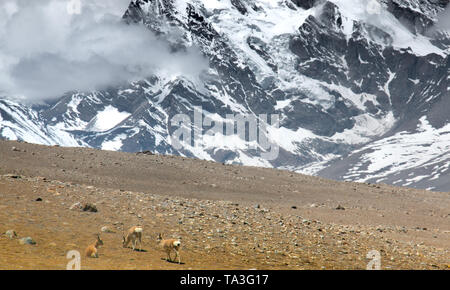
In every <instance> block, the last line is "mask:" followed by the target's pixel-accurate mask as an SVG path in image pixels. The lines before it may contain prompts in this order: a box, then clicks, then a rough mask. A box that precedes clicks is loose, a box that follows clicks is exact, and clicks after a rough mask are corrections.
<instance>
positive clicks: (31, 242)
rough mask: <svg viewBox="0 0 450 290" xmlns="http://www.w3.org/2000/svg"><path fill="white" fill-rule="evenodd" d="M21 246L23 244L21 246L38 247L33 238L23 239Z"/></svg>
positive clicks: (20, 241)
mask: <svg viewBox="0 0 450 290" xmlns="http://www.w3.org/2000/svg"><path fill="white" fill-rule="evenodd" d="M19 244H21V245H36V242H35V241H34V240H33V239H32V238H30V237H26V238H21V239H20V240H19Z"/></svg>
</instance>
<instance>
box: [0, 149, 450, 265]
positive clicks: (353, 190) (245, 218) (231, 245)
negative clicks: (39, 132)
mask: <svg viewBox="0 0 450 290" xmlns="http://www.w3.org/2000/svg"><path fill="white" fill-rule="evenodd" d="M0 156H1V158H0V174H1V176H0V207H1V210H0V232H1V233H4V232H5V231H7V230H10V229H12V230H15V231H16V232H17V234H18V236H19V238H22V237H28V236H30V237H32V238H33V239H34V240H35V241H36V243H37V244H36V245H20V244H19V243H18V241H17V240H16V239H12V240H11V239H9V238H7V237H6V236H5V235H2V236H0V269H65V267H66V263H67V261H68V260H67V259H66V257H65V255H66V254H67V251H69V250H79V251H81V252H82V251H84V248H85V247H86V246H87V245H88V244H90V243H92V242H93V241H94V240H95V234H96V233H98V232H101V231H100V229H101V228H102V227H103V226H107V227H109V228H110V229H111V230H113V231H114V232H115V233H101V235H102V239H103V240H104V242H105V245H104V246H103V247H102V248H100V250H99V253H100V258H99V259H86V258H84V257H82V261H81V262H82V269H251V268H256V269H365V268H366V265H367V263H368V262H369V259H367V258H366V255H367V253H368V252H369V251H371V250H377V251H379V252H380V253H381V267H382V268H383V269H448V268H449V261H450V252H449V249H450V243H449V241H450V239H449V235H450V226H449V225H450V223H449V219H450V212H449V209H450V195H449V193H437V192H430V191H424V190H416V189H410V188H401V187H393V186H389V185H383V184H364V183H351V182H337V181H330V180H326V179H322V178H317V177H310V176H305V175H301V174H296V173H291V172H288V171H279V170H274V169H262V168H256V167H242V166H234V165H223V164H220V163H213V162H207V161H200V160H195V159H189V158H183V157H172V156H162V155H150V154H148V153H147V154H135V153H119V152H112V151H100V150H94V149H84V148H63V147H55V146H53V147H47V146H41V145H32V144H28V143H23V142H22V143H19V142H14V141H0ZM39 199H40V200H41V201H38V200H39ZM77 202H80V203H82V204H83V203H93V204H95V205H96V206H97V208H98V212H93V213H91V212H83V211H81V210H78V209H76V208H75V209H72V210H71V209H70V208H71V206H72V205H74V204H76V203H77ZM122 223H124V224H125V227H130V226H132V225H134V224H136V223H140V224H141V225H142V226H143V227H144V247H143V248H144V249H145V252H133V251H132V250H131V249H123V248H122V246H121V232H122V226H121V224H122ZM159 232H162V233H163V234H164V235H165V236H167V237H181V239H182V243H183V250H182V252H181V257H182V262H183V264H181V265H178V264H176V263H169V262H167V261H165V260H163V259H162V258H164V253H163V252H161V251H159V250H158V248H157V246H156V236H157V234H158V233H159Z"/></svg>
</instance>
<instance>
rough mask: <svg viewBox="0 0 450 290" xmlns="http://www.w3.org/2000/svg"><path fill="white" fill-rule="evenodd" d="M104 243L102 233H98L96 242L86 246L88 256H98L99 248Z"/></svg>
mask: <svg viewBox="0 0 450 290" xmlns="http://www.w3.org/2000/svg"><path fill="white" fill-rule="evenodd" d="M102 245H103V241H102V239H100V235H99V234H97V240H96V241H95V243H93V244H92V245H89V246H88V247H87V248H86V256H87V257H89V258H98V250H97V248H98V247H99V246H102Z"/></svg>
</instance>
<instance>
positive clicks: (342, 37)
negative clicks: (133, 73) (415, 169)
mask: <svg viewBox="0 0 450 290" xmlns="http://www.w3.org/2000/svg"><path fill="white" fill-rule="evenodd" d="M419 2H420V3H422V2H423V3H424V4H423V5H422V6H420V9H415V8H417V5H418V3H419ZM446 2H447V3H448V1H442V0H436V1H432V0H428V1H425V0H424V1H419V0H413V1H411V2H408V1H403V0H383V1H382V4H383V5H384V7H385V8H386V9H388V11H391V13H392V14H393V15H394V16H395V17H397V18H398V19H401V20H402V21H404V22H405V23H406V25H408V28H409V29H412V30H411V31H413V32H414V33H415V34H417V35H421V34H422V33H425V31H427V29H428V28H429V27H432V25H433V23H434V22H433V21H434V18H435V17H436V15H437V13H438V12H439V11H442V10H443V8H444V7H445V6H446ZM420 3H419V4H420ZM279 5H281V6H280V7H279V9H280V10H282V11H283V13H286V15H289V16H290V17H293V18H295V17H298V15H305V17H304V18H303V19H302V21H300V20H299V22H298V23H299V24H298V29H297V30H294V29H293V31H291V32H289V33H286V32H284V31H281V32H279V33H278V34H277V35H273V36H270V37H268V35H269V34H270V33H272V30H271V29H272V28H273V27H274V26H271V25H268V24H267V23H268V22H270V21H269V20H267V21H260V20H255V19H260V18H258V17H261V15H263V14H264V15H265V17H268V16H270V13H271V12H272V11H270V10H269V9H270V8H269V7H266V6H264V5H263V4H261V3H258V1H253V0H246V1H244V0H232V1H231V5H230V6H229V7H228V8H226V9H225V8H224V9H212V10H208V9H207V8H205V7H204V6H203V5H199V4H198V2H196V1H195V2H194V1H187V3H186V6H185V8H184V7H183V8H180V7H178V6H176V5H174V3H173V1H171V0H134V1H131V3H130V5H129V7H128V10H127V11H126V12H125V13H124V16H123V21H124V22H125V23H126V24H137V25H145V26H146V27H147V28H148V29H149V30H150V31H151V32H153V33H154V34H155V35H157V36H158V37H159V38H160V39H161V40H162V41H167V42H168V43H169V44H170V47H171V49H172V50H173V52H179V51H185V50H186V49H187V48H189V47H192V46H195V47H197V48H198V50H199V51H200V52H201V54H202V55H203V56H204V58H205V60H206V61H207V63H208V64H209V68H208V70H205V71H204V72H202V73H201V74H200V75H199V76H198V77H196V78H192V77H189V76H178V77H175V78H167V77H164V76H162V75H158V74H155V75H152V76H148V77H147V78H146V79H144V80H141V81H136V82H133V83H130V84H127V85H123V86H115V87H111V88H108V89H105V90H102V91H96V92H70V93H67V94H65V95H64V96H62V97H61V98H60V99H59V100H58V101H56V102H54V103H51V104H50V103H49V104H47V105H42V106H35V107H33V108H29V107H27V106H22V105H18V104H15V103H13V102H9V101H6V100H0V116H1V118H2V119H0V123H1V122H3V124H5V125H4V126H3V127H0V135H1V136H11V132H18V131H17V129H16V128H17V127H19V128H25V129H22V131H20V132H18V133H17V134H18V135H20V136H26V135H24V134H25V131H27V130H28V131H30V132H31V133H33V135H32V136H33V138H34V140H38V141H37V142H39V143H45V144H71V145H74V144H76V145H82V146H91V147H95V148H104V149H113V150H122V151H127V152H143V151H151V152H155V153H160V154H179V155H185V156H191V157H199V158H209V159H212V160H215V161H218V162H229V163H241V164H251V165H254V164H256V165H263V166H272V167H278V168H283V169H293V170H304V171H306V172H312V173H315V172H319V174H321V175H323V176H327V177H331V178H337V179H352V178H351V177H349V176H350V175H351V174H350V173H351V171H352V170H354V167H352V166H353V165H354V164H360V163H364V162H363V161H364V156H365V155H364V154H362V153H354V152H358V151H357V149H360V148H364V147H363V146H365V145H367V144H371V142H375V141H377V140H383V138H389V137H390V136H393V135H395V134H397V133H399V132H403V131H407V132H413V131H415V130H416V129H417V127H418V125H420V124H421V122H422V121H421V118H423V117H426V119H427V121H428V122H429V124H430V125H431V126H433V127H434V128H442V127H444V126H446V125H447V124H449V121H450V120H449V118H450V114H448V110H447V109H446V108H448V105H449V99H450V97H449V93H448V87H449V79H448V75H449V68H450V62H449V57H448V54H445V53H440V54H439V53H436V52H435V51H434V50H433V52H430V53H428V54H419V53H416V52H415V51H414V49H415V48H414V47H413V48H408V47H398V45H397V44H396V39H395V37H396V35H395V33H392V31H389V30H386V29H383V28H381V27H379V26H376V25H375V24H373V23H372V24H371V23H370V21H366V20H365V19H355V20H352V21H348V17H347V16H346V15H345V11H341V9H340V8H339V6H338V5H336V4H334V3H333V1H314V0H286V1H285V2H283V3H281V2H280V4H279ZM414 5H416V6H414ZM312 7H316V8H317V9H316V11H314V13H309V14H308V11H309V12H311V11H312V10H308V9H310V8H312ZM222 10H224V12H223V13H229V14H226V17H225V18H221V17H222V16H223V15H224V14H222ZM258 13H260V14H258ZM289 13H292V14H289ZM302 13H305V14H302ZM229 15H232V17H231V19H233V20H232V21H230V22H227V23H225V24H223V22H224V21H227V20H226V19H230V17H229ZM255 15H258V17H256V16H255ZM227 17H228V18H227ZM253 18H255V19H253ZM224 19H225V20H224ZM277 21H281V20H277ZM277 23H278V22H277ZM294 23H296V22H294ZM274 25H275V24H274ZM230 27H231V28H230ZM267 27H269V29H267ZM241 30H243V31H247V32H246V33H242V37H241V35H240V32H241ZM173 31H176V32H177V34H179V35H181V37H179V38H177V39H173V38H171V37H170V36H171V33H172V32H173ZM236 35H239V37H236ZM431 42H432V44H434V47H435V48H440V49H441V50H442V51H444V50H445V49H448V47H449V43H450V41H449V38H448V34H446V33H443V32H437V33H436V34H435V37H433V38H432V39H431ZM427 45H428V44H427ZM436 51H437V50H436ZM194 107H202V109H203V116H202V117H203V118H206V117H211V118H214V119H215V120H217V119H220V118H226V117H227V114H234V115H236V114H247V115H253V116H255V115H256V116H258V115H260V114H269V115H270V114H274V113H276V114H279V115H280V126H281V127H282V129H280V130H278V131H276V132H277V133H276V134H274V135H273V136H272V138H273V139H274V140H273V141H275V142H276V144H278V145H279V146H280V151H279V155H278V158H277V159H275V160H271V161H262V160H261V158H260V155H259V151H258V150H255V149H251V148H247V147H245V146H244V147H242V146H241V147H239V145H238V144H236V142H235V141H227V140H226V139H224V140H222V141H221V142H219V143H217V142H213V141H208V139H206V140H203V142H204V143H202V144H201V148H199V149H196V150H194V149H192V148H189V147H186V148H183V149H180V150H177V149H175V148H174V147H173V146H172V145H173V144H172V142H171V138H170V136H171V135H172V134H173V133H174V132H175V130H176V129H177V126H176V125H174V124H172V123H171V122H170V120H172V119H173V117H174V116H176V115H178V114H187V115H188V116H190V117H191V120H193V117H194V113H193V108H194ZM108 108H115V109H116V110H117V111H118V112H120V113H126V114H127V117H125V118H124V119H123V120H122V119H121V120H119V121H120V122H119V121H118V122H117V124H115V125H114V126H112V127H111V128H108V129H107V130H98V129H96V122H97V118H98V115H99V112H103V111H105V110H107V109H108ZM2 120H3V121H2ZM22 120H26V121H22ZM16 125H17V126H16ZM211 126H212V125H205V126H204V127H203V129H202V130H203V133H204V132H206V131H208V130H209V129H210V128H211ZM14 130H16V131H14ZM61 132H63V133H64V134H67V135H68V136H65V135H64V136H65V137H64V138H62V137H59V138H57V137H56V136H57V135H58V134H60V133H61ZM19 133H20V134H19ZM247 135H248V132H247ZM22 138H24V137H22ZM30 138H31V137H30ZM352 139H356V141H354V140H352ZM247 141H248V140H247ZM208 142H211V143H208ZM225 143H226V144H225ZM230 143H231V144H230ZM237 143H238V142H237ZM233 146H235V147H233ZM236 147H237V149H236ZM355 150H356V151H355ZM370 151H371V150H369V149H367V150H366V151H365V152H370ZM199 152H201V153H199ZM341 157H342V159H340V160H339V158H341ZM326 161H329V163H328V164H327V166H328V168H327V169H323V165H321V166H322V167H320V168H319V169H322V171H319V170H314V171H308V168H310V167H311V165H314V166H315V164H321V163H324V162H326ZM314 166H312V168H314ZM366 167H367V168H369V165H367V166H366ZM361 168H362V167H361ZM408 170H410V169H408ZM411 170H412V169H411ZM381 171H382V170H381ZM381 171H380V172H381ZM349 172H350V173H349ZM408 174H409V173H408ZM369 175H370V174H368V175H367V176H369ZM442 176H444V177H445V174H442ZM364 178H365V175H363V174H361V175H358V177H357V178H356V177H355V178H354V179H356V180H362V179H364ZM386 180H387V181H386V182H391V183H393V182H395V181H396V180H395V178H393V177H392V176H391V175H389V176H388V177H387V179H386ZM439 180H440V179H436V182H434V183H435V184H437V183H438V181H439ZM383 182H384V181H383ZM439 182H440V181H439ZM424 184H425V183H424ZM430 184H433V182H431V181H430V182H429V183H427V184H426V185H427V187H431V185H430ZM439 184H445V183H439ZM413 185H414V184H413ZM417 186H422V185H421V184H418V185H417ZM449 190H450V189H449Z"/></svg>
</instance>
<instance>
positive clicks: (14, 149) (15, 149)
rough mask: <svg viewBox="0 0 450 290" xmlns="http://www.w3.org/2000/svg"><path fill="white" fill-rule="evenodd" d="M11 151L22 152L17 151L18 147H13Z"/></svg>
mask: <svg viewBox="0 0 450 290" xmlns="http://www.w3.org/2000/svg"><path fill="white" fill-rule="evenodd" d="M11 151H15V152H20V149H17V148H16V147H12V148H11Z"/></svg>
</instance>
